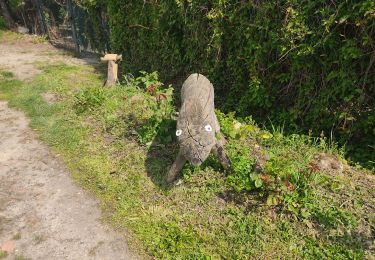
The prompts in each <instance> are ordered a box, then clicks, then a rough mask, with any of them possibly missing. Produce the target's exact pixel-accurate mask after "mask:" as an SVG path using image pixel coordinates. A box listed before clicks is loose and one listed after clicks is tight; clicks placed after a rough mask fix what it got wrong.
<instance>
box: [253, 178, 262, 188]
mask: <svg viewBox="0 0 375 260" xmlns="http://www.w3.org/2000/svg"><path fill="white" fill-rule="evenodd" d="M254 184H255V187H257V188H260V187H262V185H263V181H262V180H261V179H256V180H255V183H254Z"/></svg>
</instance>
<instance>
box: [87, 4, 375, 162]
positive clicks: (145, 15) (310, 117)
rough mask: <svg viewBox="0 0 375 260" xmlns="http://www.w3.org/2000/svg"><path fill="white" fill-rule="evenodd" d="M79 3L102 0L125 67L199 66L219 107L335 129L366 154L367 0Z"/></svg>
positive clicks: (372, 136)
mask: <svg viewBox="0 0 375 260" xmlns="http://www.w3.org/2000/svg"><path fill="white" fill-rule="evenodd" d="M81 2H82V1H81ZM83 2H84V4H85V3H86V4H90V6H95V5H105V6H106V7H107V13H108V18H109V26H110V34H111V35H110V40H111V47H112V49H113V51H115V52H120V53H123V56H124V58H125V62H124V63H125V64H124V65H125V66H124V68H125V70H126V71H128V72H129V71H130V72H133V73H134V72H136V71H139V70H150V71H153V70H158V71H159V72H160V75H161V77H162V80H164V81H167V82H168V81H169V82H179V81H181V79H183V78H185V77H186V76H187V75H188V74H189V73H192V72H200V73H203V74H206V75H207V76H208V77H209V78H210V80H211V81H213V82H214V85H215V90H216V94H217V95H216V98H217V100H219V102H216V103H217V105H219V106H220V107H221V108H222V109H223V110H224V111H237V113H238V115H240V116H246V115H249V114H251V115H253V116H254V117H255V118H256V119H257V120H258V121H264V122H267V121H268V122H269V121H272V122H273V123H274V124H285V126H286V128H287V129H291V130H296V129H304V131H307V130H309V129H311V130H312V131H313V132H315V133H320V131H321V130H325V132H326V133H330V132H333V133H334V134H335V135H336V136H337V137H338V139H339V140H341V141H342V142H346V141H347V140H349V141H350V142H355V143H356V144H358V143H361V144H362V145H360V146H358V147H359V148H358V147H357V148H358V149H363V150H362V151H359V150H358V151H357V153H354V156H355V154H357V155H358V156H360V157H362V159H365V160H366V161H369V160H374V158H375V143H374V140H375V126H374V124H375V111H374V103H375V101H374V98H375V64H374V60H375V42H374V39H375V3H374V1H372V0H363V1H338V0H333V1H324V0H305V1H296V0H289V1H270V0H265V1H257V0H252V1H229V0H211V1H203V0H188V1H184V0H166V1H156V0H149V1H137V0H128V1H118V0H104V1H101V2H100V3H98V2H95V1H94V2H93V1H87V2H85V1H83ZM268 119H270V120H268ZM349 148H350V147H349ZM360 154H361V155H360ZM363 156H367V158H363Z"/></svg>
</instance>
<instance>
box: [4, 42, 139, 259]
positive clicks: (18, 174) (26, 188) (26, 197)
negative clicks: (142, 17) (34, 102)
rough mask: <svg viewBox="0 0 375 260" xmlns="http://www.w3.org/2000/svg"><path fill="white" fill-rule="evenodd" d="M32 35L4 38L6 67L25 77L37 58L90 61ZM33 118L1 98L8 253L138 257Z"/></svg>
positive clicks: (37, 256)
mask: <svg viewBox="0 0 375 260" xmlns="http://www.w3.org/2000/svg"><path fill="white" fill-rule="evenodd" d="M30 39H31V38H30ZM30 39H29V40H28V38H26V40H25V39H24V40H17V41H16V42H14V41H13V42H6V41H5V42H4V41H2V42H0V68H2V69H6V70H8V71H12V72H13V73H14V75H15V76H16V77H17V78H18V79H20V80H26V81H27V80H30V79H31V78H32V77H33V76H35V75H36V74H38V73H41V71H40V70H38V69H37V66H36V65H35V62H45V61H46V60H49V61H50V62H65V63H68V64H71V63H78V64H82V63H87V62H88V61H85V60H79V59H76V58H72V57H69V56H67V55H60V52H59V51H58V50H56V49H55V48H53V47H52V46H50V45H48V44H45V43H44V44H35V43H33V42H32V39H31V40H30ZM89 62H92V61H89ZM28 123H29V121H28V119H27V118H26V117H25V115H24V114H23V113H22V112H20V111H17V110H14V109H11V108H9V107H8V105H7V103H6V102H4V101H0V249H1V250H2V251H6V252H7V253H8V257H7V259H132V258H135V256H134V255H132V254H130V252H129V250H128V246H127V242H126V239H125V237H124V234H120V233H118V232H116V231H115V230H113V228H111V227H109V226H106V225H105V224H103V223H102V222H101V218H102V214H101V211H100V209H99V205H98V202H97V201H96V200H95V199H94V198H92V197H91V196H90V195H89V194H87V193H85V192H84V191H82V190H81V189H80V188H79V187H78V186H76V185H75V184H74V183H73V182H72V180H71V177H70V174H69V172H68V171H67V170H66V169H65V167H64V166H63V165H62V163H61V162H60V160H59V158H58V155H56V154H54V153H53V152H51V151H50V150H49V149H48V147H47V146H45V145H44V144H43V143H41V142H40V141H39V140H38V137H37V135H36V134H35V133H34V132H33V131H32V130H31V129H30V128H29V126H28ZM22 257H23V258H22Z"/></svg>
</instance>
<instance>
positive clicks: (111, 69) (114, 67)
mask: <svg viewBox="0 0 375 260" xmlns="http://www.w3.org/2000/svg"><path fill="white" fill-rule="evenodd" d="M100 60H101V61H102V62H108V75H107V80H106V82H105V85H106V86H113V85H116V83H117V81H118V78H117V73H118V64H117V63H116V61H119V60H122V55H117V54H106V55H105V56H104V57H102V58H100Z"/></svg>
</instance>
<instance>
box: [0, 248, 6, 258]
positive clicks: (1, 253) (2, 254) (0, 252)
mask: <svg viewBox="0 0 375 260" xmlns="http://www.w3.org/2000/svg"><path fill="white" fill-rule="evenodd" d="M7 256H8V253H7V252H5V251H2V250H0V259H2V258H5V257H7Z"/></svg>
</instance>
